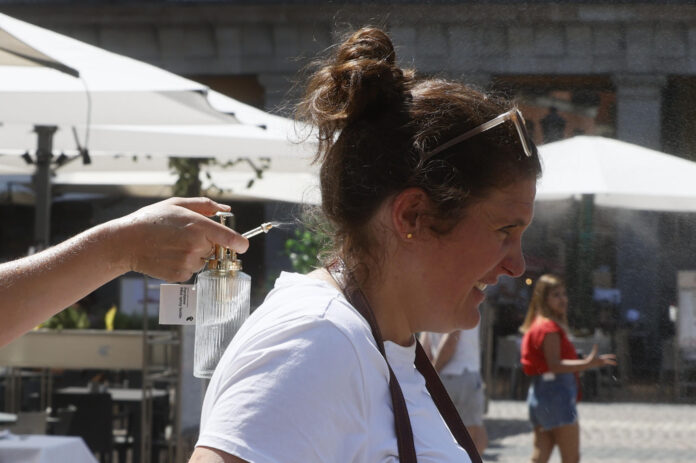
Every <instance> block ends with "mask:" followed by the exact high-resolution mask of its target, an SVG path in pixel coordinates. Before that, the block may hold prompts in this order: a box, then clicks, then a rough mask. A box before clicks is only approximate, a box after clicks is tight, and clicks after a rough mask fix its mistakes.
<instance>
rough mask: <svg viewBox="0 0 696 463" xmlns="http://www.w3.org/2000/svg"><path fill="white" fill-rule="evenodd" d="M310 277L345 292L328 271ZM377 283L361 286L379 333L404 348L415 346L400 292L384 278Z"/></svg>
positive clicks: (314, 272)
mask: <svg viewBox="0 0 696 463" xmlns="http://www.w3.org/2000/svg"><path fill="white" fill-rule="evenodd" d="M308 276H310V277H312V278H316V279H319V280H322V281H326V282H327V283H329V284H331V285H332V286H334V287H335V288H336V289H338V290H340V291H341V292H344V291H343V287H342V285H343V282H340V283H339V282H336V280H335V279H334V278H333V277H332V276H331V274H330V273H329V272H328V271H327V270H326V269H323V268H321V269H317V270H314V271H313V272H311V273H310V274H309V275H308ZM379 280H380V281H378V282H376V283H372V284H370V283H367V284H364V285H363V286H361V288H360V289H361V290H362V291H363V293H364V294H365V297H366V298H367V301H368V303H369V304H370V308H371V309H372V312H373V313H374V315H375V319H376V320H377V325H378V326H379V331H380V333H381V334H382V338H383V340H384V341H391V342H394V343H396V344H399V345H402V346H410V345H411V344H413V340H414V337H413V331H412V330H411V327H410V324H409V322H408V318H407V317H406V314H405V310H404V308H405V307H406V305H405V303H403V302H400V300H399V297H398V294H399V292H398V291H393V290H392V288H394V287H395V285H393V284H389V282H387V281H384V279H383V278H380V279H379Z"/></svg>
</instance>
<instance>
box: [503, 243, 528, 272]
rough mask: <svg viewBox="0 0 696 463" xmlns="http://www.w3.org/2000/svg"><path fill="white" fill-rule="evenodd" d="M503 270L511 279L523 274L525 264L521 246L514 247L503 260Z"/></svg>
mask: <svg viewBox="0 0 696 463" xmlns="http://www.w3.org/2000/svg"><path fill="white" fill-rule="evenodd" d="M503 268H504V269H505V272H506V273H507V274H508V275H510V276H511V277H518V276H520V275H522V274H523V273H524V270H525V269H526V264H525V262H524V255H523V254H522V246H521V245H518V246H514V247H513V248H512V249H511V250H510V252H509V253H508V255H507V256H506V258H505V260H503Z"/></svg>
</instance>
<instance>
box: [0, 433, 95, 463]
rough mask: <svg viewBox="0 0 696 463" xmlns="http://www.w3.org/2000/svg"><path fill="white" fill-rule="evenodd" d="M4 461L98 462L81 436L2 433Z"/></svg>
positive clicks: (0, 447) (0, 445)
mask: <svg viewBox="0 0 696 463" xmlns="http://www.w3.org/2000/svg"><path fill="white" fill-rule="evenodd" d="M0 462H2V463H5V462H7V463H10V462H12V463H97V459H96V458H94V455H93V454H92V452H90V450H89V448H88V447H87V445H86V444H85V442H84V441H83V440H82V438H80V437H72V436H44V435H33V434H32V435H15V434H9V435H7V434H0Z"/></svg>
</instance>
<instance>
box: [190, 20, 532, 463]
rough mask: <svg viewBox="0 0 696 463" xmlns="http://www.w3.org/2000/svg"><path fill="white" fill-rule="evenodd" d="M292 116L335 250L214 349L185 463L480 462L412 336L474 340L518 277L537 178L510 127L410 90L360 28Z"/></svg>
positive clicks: (513, 123)
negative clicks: (496, 288) (304, 137)
mask: <svg viewBox="0 0 696 463" xmlns="http://www.w3.org/2000/svg"><path fill="white" fill-rule="evenodd" d="M298 116H299V118H300V119H301V120H303V121H305V122H308V123H311V124H313V125H314V126H315V127H317V128H318V136H319V150H318V153H317V161H318V162H320V163H321V171H320V180H321V194H322V206H321V207H322V212H323V214H324V215H325V217H326V219H327V221H328V223H329V224H330V226H331V230H332V233H333V247H332V249H331V252H330V253H327V256H326V259H325V262H324V264H325V267H323V268H319V269H317V270H315V271H313V272H311V273H310V274H308V275H299V274H289V273H283V274H282V275H281V276H280V278H279V279H278V280H277V281H276V284H275V287H274V289H273V290H272V291H271V292H270V293H269V294H268V297H267V298H266V300H265V302H264V303H263V304H262V305H261V306H260V307H259V308H258V309H257V310H256V311H254V313H253V314H252V315H251V317H249V319H248V320H247V321H246V322H245V324H244V326H243V327H242V328H241V329H240V331H239V332H238V334H237V335H236V336H235V338H234V339H233V341H232V342H231V343H230V345H229V347H228V348H227V350H226V352H225V354H224V356H223V357H222V359H221V360H220V363H219V364H218V366H217V369H216V371H215V373H214V375H213V377H212V379H211V381H210V385H209V387H208V390H207V392H206V397H205V401H204V404H203V413H202V417H201V429H200V437H199V440H198V443H197V448H196V450H195V451H194V454H193V456H192V458H191V461H192V462H244V461H248V462H303V463H306V462H317V463H319V462H333V461H335V462H366V463H374V462H395V461H400V462H404V463H406V462H411V463H415V462H416V461H418V462H433V463H434V462H467V461H473V462H478V461H481V460H480V457H479V455H478V453H477V452H476V449H475V448H472V445H471V439H470V438H469V436H468V434H466V430H464V431H462V429H461V428H463V425H462V424H461V421H460V420H459V421H458V422H457V420H458V418H453V415H454V416H456V417H458V415H457V413H456V409H455V408H454V406H453V405H452V403H451V401H449V399H446V397H447V396H446V393H444V388H443V387H442V384H441V383H440V382H439V379H437V374H434V370H432V366H431V364H430V362H429V361H428V360H427V356H425V353H424V351H423V349H422V347H421V346H420V344H418V342H417V340H416V338H415V334H416V333H417V332H421V331H433V332H440V333H445V332H451V331H453V330H456V329H467V328H472V327H474V326H476V325H477V324H478V322H479V318H480V315H479V312H478V306H479V304H480V303H481V302H482V301H483V299H484V297H485V296H484V292H483V291H484V289H485V287H486V285H489V284H495V283H496V281H497V279H498V277H499V276H501V275H509V276H518V275H520V274H521V273H522V272H523V271H524V268H525V265H524V259H523V257H522V250H521V239H522V233H523V232H524V230H525V229H526V228H527V226H528V225H529V223H530V221H531V220H532V215H533V206H534V195H535V191H536V180H537V177H538V176H539V175H540V171H541V168H540V164H539V158H538V155H537V151H536V147H535V146H534V144H533V143H532V142H531V141H530V140H529V137H528V136H527V132H526V130H525V126H524V121H523V119H522V116H521V114H520V113H519V111H518V110H517V109H516V108H514V107H513V106H512V104H511V103H510V102H508V101H505V100H499V99H496V98H493V97H491V96H487V95H484V94H483V93H480V92H478V91H476V90H473V89H472V88H470V87H468V86H466V85H464V84H462V83H459V82H452V81H448V80H444V79H435V78H431V79H428V78H425V79H420V78H417V77H416V76H415V73H414V72H413V71H410V70H404V69H401V68H400V67H399V66H398V65H397V64H396V55H395V53H394V47H393V45H392V42H391V40H390V38H389V37H388V36H387V34H386V33H384V32H383V31H381V30H380V29H377V28H372V27H366V28H363V29H360V30H358V31H357V32H355V33H354V34H352V35H351V36H349V37H348V38H347V39H346V40H345V41H344V42H343V43H342V44H341V45H339V46H338V47H336V48H335V49H334V54H333V56H331V57H329V58H328V60H326V61H324V62H322V63H321V64H320V65H319V67H318V68H317V70H316V71H315V72H314V74H313V75H312V76H311V78H310V79H309V81H308V84H307V91H306V94H305V97H304V99H303V100H302V102H301V103H300V105H299V108H298ZM414 363H415V367H416V368H414ZM425 364H427V366H425ZM428 368H429V369H428ZM443 394H444V396H443Z"/></svg>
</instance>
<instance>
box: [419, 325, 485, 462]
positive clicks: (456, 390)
mask: <svg viewBox="0 0 696 463" xmlns="http://www.w3.org/2000/svg"><path fill="white" fill-rule="evenodd" d="M479 327H480V325H476V326H475V327H474V328H471V329H468V330H456V331H453V332H451V333H447V334H440V333H428V332H426V333H422V334H421V343H422V344H423V349H424V350H425V353H426V354H427V355H428V358H429V359H430V361H431V362H432V363H433V366H434V367H435V371H437V372H438V374H439V375H440V378H441V379H442V384H444V386H445V389H447V393H448V394H449V396H450V397H451V398H452V402H454V405H455V407H457V411H458V412H459V416H460V417H461V418H462V422H463V423H464V425H465V426H466V429H467V430H468V431H469V434H470V435H471V438H472V439H473V441H474V444H476V450H478V452H479V453H480V454H483V451H484V450H486V447H487V446H488V435H487V433H486V426H485V425H484V424H483V413H484V410H485V408H486V397H485V394H484V384H483V379H482V378H481V344H480V339H479Z"/></svg>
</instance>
